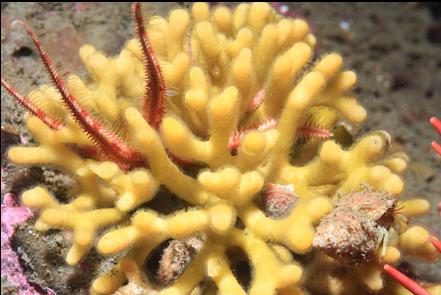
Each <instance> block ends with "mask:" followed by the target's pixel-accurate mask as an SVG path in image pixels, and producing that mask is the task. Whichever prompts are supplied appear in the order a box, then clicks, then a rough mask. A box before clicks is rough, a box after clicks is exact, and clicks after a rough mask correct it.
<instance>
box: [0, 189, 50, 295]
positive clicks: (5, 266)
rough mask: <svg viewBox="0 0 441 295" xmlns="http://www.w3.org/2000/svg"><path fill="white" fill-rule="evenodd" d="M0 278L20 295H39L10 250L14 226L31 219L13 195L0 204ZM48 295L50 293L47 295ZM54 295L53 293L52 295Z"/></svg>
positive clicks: (26, 210) (26, 209)
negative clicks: (0, 249)
mask: <svg viewBox="0 0 441 295" xmlns="http://www.w3.org/2000/svg"><path fill="white" fill-rule="evenodd" d="M1 215H2V264H1V265H2V266H1V267H2V268H1V271H2V277H3V276H5V277H6V278H7V279H8V281H9V282H10V283H11V284H13V285H14V286H16V287H17V288H18V294H20V295H34V294H35V295H39V294H40V293H39V292H38V291H36V290H35V288H34V287H33V286H31V285H30V284H29V282H28V281H27V279H26V276H25V275H24V273H23V269H22V267H21V265H20V263H19V261H18V256H17V253H15V251H14V250H13V249H12V248H11V245H10V240H11V237H12V235H13V234H14V226H15V225H17V224H20V223H23V222H25V221H26V220H27V219H28V218H30V217H32V212H31V211H30V210H29V209H28V208H26V207H24V206H21V205H19V204H17V203H16V202H15V196H14V195H13V194H6V195H5V197H4V199H3V203H2V211H1ZM48 294H50V293H48ZM52 294H55V293H52Z"/></svg>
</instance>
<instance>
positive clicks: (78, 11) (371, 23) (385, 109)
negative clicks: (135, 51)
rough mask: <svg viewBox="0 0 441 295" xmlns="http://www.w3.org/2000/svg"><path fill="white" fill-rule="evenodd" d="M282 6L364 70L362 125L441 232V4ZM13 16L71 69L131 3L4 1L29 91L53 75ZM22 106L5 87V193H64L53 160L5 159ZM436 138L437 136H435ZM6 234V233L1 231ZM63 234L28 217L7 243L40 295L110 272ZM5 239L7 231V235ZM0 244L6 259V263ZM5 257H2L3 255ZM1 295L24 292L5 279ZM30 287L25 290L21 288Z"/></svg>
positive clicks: (81, 285) (14, 76) (4, 57)
mask: <svg viewBox="0 0 441 295" xmlns="http://www.w3.org/2000/svg"><path fill="white" fill-rule="evenodd" d="M180 5H184V6H186V7H188V5H189V4H187V3H182V2H181V3H180V4H178V3H165V4H164V3H159V4H155V3H149V4H145V5H144V8H145V9H149V10H152V11H155V13H156V14H161V15H165V14H166V12H167V11H168V10H169V9H170V8H174V7H179V6H180ZM274 5H275V6H278V9H281V10H282V11H283V12H285V13H287V14H291V15H295V16H298V17H302V18H304V19H306V20H307V21H308V22H309V23H310V25H311V26H312V28H313V32H314V34H315V35H316V37H317V40H318V46H317V51H316V53H317V55H320V54H323V53H326V52H331V51H335V52H339V53H341V54H342V55H343V58H344V62H345V68H347V69H354V70H355V71H356V72H357V74H358V81H359V82H358V87H357V88H356V89H355V92H356V94H357V96H358V98H359V100H360V101H361V103H362V104H363V105H364V106H365V107H366V108H367V110H368V120H367V122H366V124H365V126H364V127H363V130H362V132H365V131H368V130H374V129H384V130H387V131H388V132H389V133H390V134H391V135H392V137H393V140H394V143H395V145H396V146H397V147H398V148H399V149H402V150H404V151H406V152H407V153H408V154H409V156H410V158H411V164H410V165H409V168H408V171H407V173H406V174H405V183H406V188H405V192H404V193H403V195H404V198H407V197H415V196H421V197H424V198H426V199H427V200H429V202H430V203H431V204H432V208H431V211H430V214H428V215H426V216H424V217H423V218H419V219H418V220H417V221H416V222H417V223H419V224H423V225H425V226H426V227H428V228H430V229H431V230H432V231H433V232H434V233H435V234H437V235H438V236H441V221H440V216H439V214H438V212H437V209H436V208H437V203H438V202H439V201H440V198H441V197H440V195H441V160H440V159H439V158H438V157H437V156H436V155H435V154H434V153H433V152H432V151H431V149H430V142H431V141H432V140H433V139H434V138H436V137H437V135H436V132H435V131H434V130H433V129H432V128H431V126H430V124H429V123H428V119H429V117H431V116H434V115H437V116H438V117H440V116H441V7H440V5H439V4H427V3H426V4H420V3H382V4H379V3H377V4H367V3H337V4H331V3H291V4H284V5H286V6H280V5H281V4H277V3H274ZM15 19H27V20H28V21H29V22H30V23H31V24H32V26H33V27H34V28H35V29H36V30H37V31H38V32H44V34H45V37H44V39H45V44H46V46H47V47H48V50H49V52H52V53H53V54H54V55H55V56H56V57H58V59H60V61H63V62H64V63H66V64H69V69H72V70H73V71H77V70H80V69H81V64H80V61H79V58H78V54H77V50H78V48H79V47H80V46H81V45H82V44H84V43H90V44H92V45H94V46H95V47H97V48H98V49H99V50H101V51H103V52H106V53H108V54H116V53H118V51H119V50H120V48H121V47H122V46H123V45H124V43H125V41H126V40H127V39H129V38H131V37H132V36H133V23H132V20H131V12H130V4H129V3H112V4H106V3H7V2H2V4H1V74H2V77H6V78H7V79H8V80H9V81H10V82H11V83H12V84H13V85H14V86H17V87H18V88H19V89H23V91H26V90H29V89H30V88H33V87H35V86H36V85H40V84H42V83H45V82H47V81H48V77H47V75H46V73H45V71H44V69H43V67H42V65H41V64H40V60H39V58H38V56H37V54H36V51H35V49H34V48H33V46H32V43H31V41H30V39H29V38H28V37H27V36H26V33H25V32H24V31H23V30H22V29H20V28H19V27H11V26H10V24H11V22H12V21H13V20H15ZM24 113H25V112H24V109H23V108H22V107H20V106H18V105H17V103H16V102H15V101H13V100H12V99H11V98H10V97H9V96H8V95H7V94H6V93H5V91H3V89H2V92H1V125H2V130H4V132H3V131H2V159H1V161H2V192H1V194H2V200H3V196H4V195H5V194H6V193H12V194H14V195H15V196H18V195H19V194H20V192H21V191H22V190H24V189H25V188H28V187H30V186H33V185H35V184H37V183H41V184H44V185H45V186H46V187H48V188H49V189H50V191H51V192H52V193H54V194H55V196H57V197H58V198H60V199H63V197H64V194H65V193H66V191H67V190H68V189H69V187H70V186H71V185H72V181H71V179H70V178H69V177H68V176H66V175H64V174H62V173H61V172H60V171H57V170H54V169H52V168H50V167H16V166H14V165H12V164H11V163H9V162H8V160H7V159H6V158H5V157H4V152H5V149H6V148H7V146H8V145H10V144H16V143H18V142H25V143H26V142H30V141H32V139H31V138H30V136H29V134H28V133H27V131H26V128H25V127H24V123H23V122H24V121H23V115H24ZM438 141H441V140H439V139H438ZM2 234H3V233H2ZM66 238H67V237H66V236H65V234H64V233H62V232H60V231H56V230H51V231H49V232H48V233H46V234H40V233H38V232H36V231H35V230H34V228H33V226H32V220H30V221H29V222H28V223H24V224H21V225H20V226H18V227H17V228H16V231H15V234H14V235H13V236H12V238H11V247H12V248H13V250H15V251H16V252H17V253H18V258H19V260H20V264H21V266H22V268H23V269H24V272H25V274H26V276H27V278H28V281H29V282H30V283H31V285H32V287H33V288H34V289H35V290H37V291H38V292H40V293H42V294H44V293H47V292H50V291H48V289H45V288H50V289H51V290H53V291H54V292H55V293H56V294H58V295H61V294H83V293H84V294H85V293H87V291H86V290H87V287H88V286H89V285H90V282H91V280H92V278H93V277H95V276H96V274H97V273H99V272H103V271H106V270H107V269H109V268H110V267H111V266H112V265H113V263H114V261H115V258H103V257H101V256H100V255H99V254H97V253H96V252H95V251H91V253H90V254H89V255H88V256H87V258H86V259H85V260H84V262H83V263H81V265H80V266H79V267H77V268H74V267H70V266H68V265H67V264H65V262H64V257H65V255H66V252H67V249H68V246H67V242H66ZM2 239H3V238H2ZM3 254H4V252H3V248H2V260H3V258H4V257H3ZM2 263H3V262H2ZM402 268H403V269H407V270H408V271H409V272H412V273H413V274H414V275H415V276H417V277H419V278H421V279H424V280H427V281H431V282H441V263H440V262H438V263H437V264H432V265H427V264H421V263H419V262H418V261H409V262H406V263H405V264H403V265H402ZM1 292H2V293H1V294H17V293H18V289H17V288H16V287H14V286H13V285H11V284H10V282H8V281H7V280H5V279H4V277H3V276H2V289H1ZM20 294H26V293H20Z"/></svg>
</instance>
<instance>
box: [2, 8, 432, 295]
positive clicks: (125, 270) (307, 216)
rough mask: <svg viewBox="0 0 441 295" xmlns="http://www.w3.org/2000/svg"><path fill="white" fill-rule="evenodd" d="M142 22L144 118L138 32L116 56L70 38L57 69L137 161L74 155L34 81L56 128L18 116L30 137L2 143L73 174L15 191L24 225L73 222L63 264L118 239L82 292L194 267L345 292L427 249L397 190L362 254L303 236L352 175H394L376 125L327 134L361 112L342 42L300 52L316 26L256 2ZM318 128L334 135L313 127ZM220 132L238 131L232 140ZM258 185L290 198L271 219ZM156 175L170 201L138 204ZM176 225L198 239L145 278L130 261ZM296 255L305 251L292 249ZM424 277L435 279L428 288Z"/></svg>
mask: <svg viewBox="0 0 441 295" xmlns="http://www.w3.org/2000/svg"><path fill="white" fill-rule="evenodd" d="M146 26H147V32H148V35H149V42H150V43H151V46H152V49H153V52H154V54H155V56H156V58H157V60H158V61H159V64H160V68H161V72H162V75H163V77H164V80H165V85H166V88H167V102H166V108H165V109H166V111H165V115H164V116H163V118H162V121H161V124H160V125H159V128H158V129H156V128H154V127H152V126H151V125H149V124H148V122H147V121H146V119H145V118H144V117H143V115H142V114H141V112H140V110H139V109H140V105H141V104H142V101H141V100H142V97H143V95H144V91H145V84H144V80H145V79H144V78H145V77H144V76H145V70H144V66H143V59H144V58H145V57H144V56H143V52H142V50H141V47H140V46H139V42H138V40H136V39H133V40H130V41H128V42H127V44H126V46H125V47H124V48H123V49H122V51H121V53H120V54H119V55H118V56H116V57H106V56H105V55H104V54H103V53H101V52H99V51H97V50H96V49H95V48H94V47H92V46H90V45H85V46H83V47H82V48H81V49H80V56H81V58H82V60H83V62H84V63H85V65H86V67H87V70H88V71H89V73H90V78H89V79H87V80H81V79H80V78H79V77H78V76H70V77H69V78H68V80H67V89H68V91H69V92H70V93H71V94H72V95H73V96H75V97H76V99H77V100H78V102H79V103H80V104H81V105H82V106H83V107H84V108H85V109H86V110H88V112H90V113H91V114H93V116H95V117H96V118H98V119H99V120H100V121H101V122H103V124H105V126H106V127H107V128H109V129H110V130H113V131H114V132H115V133H116V134H118V136H120V137H121V138H122V139H123V140H124V141H125V142H126V143H127V144H128V145H129V146H130V147H132V148H134V149H136V150H137V151H139V153H140V154H141V155H142V159H143V161H144V162H143V165H139V166H137V167H136V168H132V169H124V167H122V166H121V165H119V164H120V163H117V162H115V161H111V160H108V159H98V158H93V157H84V156H83V155H82V153H80V152H79V148H78V147H83V151H84V147H90V146H93V145H94V142H93V140H91V138H90V136H88V135H87V134H86V133H85V132H84V131H83V130H82V129H81V128H80V126H79V125H78V123H77V122H75V120H73V119H72V118H71V117H70V116H69V115H68V114H69V112H68V111H67V110H66V108H65V107H64V105H63V104H62V103H61V98H60V95H59V93H58V92H57V91H56V90H55V89H54V88H52V87H49V86H47V85H43V86H41V87H40V88H38V89H36V90H34V91H33V92H32V93H31V94H30V95H29V99H30V100H31V101H32V102H34V103H35V104H37V105H39V106H40V107H41V108H42V109H43V110H44V111H45V112H46V114H48V115H50V116H51V117H53V118H59V120H60V121H63V123H64V125H63V127H62V128H60V129H58V130H54V129H51V128H49V127H48V126H47V125H45V124H44V123H43V122H42V121H41V120H40V119H38V118H37V117H34V116H31V117H29V118H28V120H27V125H28V127H29V130H30V131H31V133H32V134H33V136H34V137H35V139H36V140H37V141H38V143H39V145H38V146H35V147H14V148H12V149H10V151H9V157H10V158H11V159H12V160H13V161H14V162H15V163H17V164H27V165H29V164H47V165H54V166H56V167H60V168H62V169H64V170H65V171H67V172H68V173H70V174H71V175H72V176H73V177H74V178H75V179H76V181H77V187H76V191H75V192H74V194H73V195H72V199H71V201H70V202H69V203H67V204H63V203H60V202H59V201H57V200H56V199H55V198H54V197H53V196H52V195H51V194H50V193H49V192H48V191H47V190H46V189H45V188H43V187H36V188H33V189H31V190H28V191H26V192H24V193H23V196H22V200H23V202H24V203H25V204H26V205H27V206H30V207H32V208H35V209H39V210H40V214H39V218H38V220H37V221H36V224H35V226H36V228H37V229H38V230H41V231H45V230H48V229H50V228H63V229H66V230H71V231H72V232H73V239H72V247H71V248H70V251H69V252H68V254H67V257H66V261H67V263H69V264H71V265H75V264H77V263H78V262H79V261H80V260H81V259H82V258H84V257H85V255H86V254H87V253H88V251H89V250H90V249H91V247H93V246H95V247H96V249H97V250H98V251H99V253H102V254H103V255H112V254H117V253H125V254H124V255H123V256H122V257H123V258H121V260H120V262H119V263H118V265H117V266H115V268H114V270H113V271H111V272H110V273H108V274H104V275H103V276H100V277H98V278H97V279H96V280H95V281H94V282H93V285H92V287H91V288H92V291H93V293H96V294H111V293H114V292H117V293H116V294H134V293H132V292H133V290H134V289H131V288H138V290H140V289H141V290H143V291H142V292H143V293H142V294H153V293H154V292H158V293H159V294H190V293H191V294H201V293H203V292H204V290H203V288H202V287H201V285H200V283H201V282H203V281H207V280H208V281H211V282H212V284H211V285H210V286H209V287H207V288H206V289H205V292H207V293H210V292H214V291H215V290H216V289H217V290H218V292H219V293H220V294H246V293H249V294H263V295H267V294H275V293H277V294H319V293H320V294H354V293H358V292H359V290H360V287H363V288H366V290H369V291H371V292H377V291H380V290H383V289H385V288H386V290H387V291H384V292H386V293H385V294H408V293H406V292H407V291H403V289H402V288H401V287H398V286H396V285H394V284H393V283H392V282H390V281H387V280H384V275H382V269H383V268H382V265H383V264H384V263H389V264H396V263H398V262H399V261H400V259H401V257H402V256H403V255H409V256H418V257H421V258H423V259H426V260H428V261H434V260H435V259H437V257H438V254H437V251H436V249H435V248H434V247H433V246H432V244H431V243H430V242H429V234H428V232H427V231H426V230H425V229H423V228H421V227H419V226H408V225H407V223H406V222H405V221H404V220H406V218H407V217H413V216H417V215H421V214H424V213H426V212H427V210H428V203H427V201H425V200H422V199H415V200H409V201H402V202H398V205H397V208H399V210H397V212H394V216H395V219H396V220H395V221H396V222H394V225H392V226H391V227H390V229H389V231H388V233H387V236H388V238H387V239H386V238H383V239H381V240H379V241H375V242H376V243H377V244H378V247H377V251H376V254H375V257H374V258H373V259H371V260H369V261H360V262H359V263H356V264H353V265H345V264H343V263H341V262H339V261H337V260H336V259H334V258H331V257H329V256H327V255H326V254H325V253H323V252H322V251H320V250H318V249H314V248H313V239H314V235H315V228H316V227H317V226H318V225H319V223H320V221H321V219H322V218H323V217H324V216H326V215H327V214H329V213H331V212H332V210H333V207H334V203H335V201H336V200H338V199H339V198H341V197H342V196H344V195H347V194H349V193H352V192H357V191H362V190H364V189H365V188H366V187H367V186H369V187H370V188H369V189H371V190H372V189H373V190H375V191H380V192H385V193H386V192H387V193H390V194H391V195H393V196H398V195H399V194H400V193H401V192H402V190H403V181H402V180H401V178H400V177H399V176H398V175H399V174H400V173H402V172H403V170H405V168H406V165H407V157H406V156H405V155H403V154H401V153H395V154H390V153H388V148H389V145H390V140H391V139H390V136H389V135H388V133H386V132H385V131H374V132H370V133H368V134H366V135H363V136H359V137H356V139H355V140H352V136H351V135H350V134H349V133H348V132H341V131H342V130H343V129H342V128H341V127H342V126H343V125H345V126H352V127H353V128H354V129H356V128H357V127H358V126H359V125H360V124H361V123H362V122H363V121H364V120H365V119H366V111H365V109H364V108H363V107H362V106H360V105H359V104H358V103H357V100H356V99H355V98H354V97H352V96H350V94H348V92H349V91H350V90H351V89H352V88H353V87H354V85H355V83H356V75H355V73H354V72H352V71H348V70H343V69H342V68H343V65H342V64H343V61H342V58H341V56H340V55H339V54H337V53H330V54H327V55H325V56H322V57H321V58H320V59H319V60H318V61H317V62H312V56H313V48H314V45H315V43H316V39H315V38H314V36H313V35H312V34H311V32H310V30H309V27H308V24H307V23H306V22H305V21H303V20H301V19H289V18H283V17H281V16H279V15H277V14H276V13H275V12H274V11H273V9H272V8H271V6H270V5H268V4H266V3H255V4H240V5H239V6H237V7H236V8H235V9H234V10H230V9H229V8H226V7H222V6H220V7H217V8H215V9H213V10H210V8H209V6H208V5H207V4H202V3H196V4H194V5H193V6H192V8H191V11H186V10H184V9H176V10H173V11H171V12H170V14H169V16H168V17H167V18H162V17H152V18H150V19H149V21H148V24H147V25H146ZM342 122H344V124H343V123H342ZM340 123H342V124H340ZM339 124H340V125H339ZM323 130H324V131H326V132H328V133H330V132H333V133H332V135H333V137H332V136H322V137H321V136H314V131H316V132H318V131H323ZM343 131H345V130H343ZM235 132H239V133H240V136H238V139H237V141H236V142H235V144H236V146H237V149H236V150H234V152H233V150H232V148H231V147H230V145H229V144H230V143H231V142H230V141H231V140H232V134H234V133H235ZM323 137H324V138H323ZM348 138H349V144H347V142H348ZM182 163H184V164H182ZM195 163H197V164H198V166H197V167H203V168H193V170H192V171H193V173H190V172H189V170H191V169H189V168H187V167H189V166H190V167H191V166H193V167H194V166H195V165H194V164H195ZM195 170H196V172H194V171H195ZM269 183H271V184H275V185H280V186H282V185H283V186H284V187H285V186H286V187H290V188H291V190H292V191H291V192H292V194H293V196H294V197H295V198H296V200H295V204H294V206H293V208H292V210H291V211H290V212H289V214H287V216H286V217H283V218H274V217H272V216H269V215H268V214H266V213H265V210H264V208H262V206H261V202H260V199H261V198H263V194H264V192H265V190H264V187H265V186H266V185H267V184H269ZM161 187H165V188H166V189H167V190H168V191H169V192H171V193H172V194H173V195H175V196H176V197H177V198H180V199H182V200H183V201H185V202H186V204H188V206H187V207H186V208H185V209H182V210H177V211H176V212H172V213H170V214H164V213H163V212H158V211H155V210H153V209H151V208H149V201H151V200H152V199H153V198H161V197H162V189H161V190H160V188H161ZM397 224H399V226H398V225H397ZM385 231H386V232H387V229H386V230H385ZM189 237H200V239H202V241H203V246H202V248H201V249H200V251H198V253H196V254H195V256H194V258H193V259H192V261H191V262H190V263H189V264H188V266H186V268H185V270H184V271H183V273H182V274H181V275H180V276H178V277H177V278H176V279H175V280H174V281H173V282H172V283H170V284H169V285H166V286H160V285H158V284H156V283H155V282H154V280H152V278H151V277H149V276H147V275H146V273H145V271H144V268H145V266H144V263H145V260H146V259H147V258H148V257H149V256H150V255H151V252H152V251H153V250H154V249H155V248H156V247H158V246H159V245H160V244H161V243H163V242H164V241H167V240H169V239H185V238H189ZM382 243H383V244H385V245H381V244H382ZM231 248H240V249H241V250H242V251H243V252H244V253H245V254H246V256H247V259H248V261H249V263H250V266H251V283H250V286H249V287H248V288H246V287H245V286H242V285H241V284H240V283H239V281H238V279H237V277H236V276H235V274H233V270H232V266H231V265H232V261H231V258H230V256H228V255H227V252H228V250H229V249H231ZM293 254H295V255H294V256H293ZM302 254H307V255H308V259H300V260H299V259H296V258H295V257H300V255H302ZM431 288H432V291H433V292H435V291H436V290H438V291H436V292H439V289H440V286H432V287H431ZM118 290H119V291H118ZM131 290H132V291H131ZM150 292H152V293H150ZM192 292H193V293H192ZM137 294H138V293H137ZM139 294H141V293H139ZM210 294H211V293H210Z"/></svg>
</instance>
